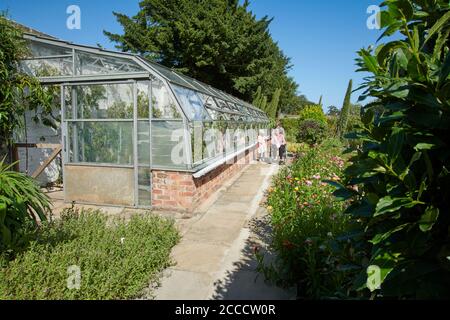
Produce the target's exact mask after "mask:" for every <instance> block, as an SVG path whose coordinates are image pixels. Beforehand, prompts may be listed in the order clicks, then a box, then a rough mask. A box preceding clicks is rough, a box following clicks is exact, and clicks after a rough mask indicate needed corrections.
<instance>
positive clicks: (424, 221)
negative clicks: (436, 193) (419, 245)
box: [419, 206, 439, 232]
mask: <svg viewBox="0 0 450 320" xmlns="http://www.w3.org/2000/svg"><path fill="white" fill-rule="evenodd" d="M438 218H439V209H438V208H435V207H433V206H430V207H427V208H426V209H425V213H424V214H423V215H422V217H421V218H420V220H419V228H420V230H421V231H423V232H428V231H430V230H431V229H432V228H433V226H434V224H435V223H436V221H437V219H438Z"/></svg>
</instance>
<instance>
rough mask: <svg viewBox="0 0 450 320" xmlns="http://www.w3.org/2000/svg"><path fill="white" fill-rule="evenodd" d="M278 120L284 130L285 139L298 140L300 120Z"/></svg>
mask: <svg viewBox="0 0 450 320" xmlns="http://www.w3.org/2000/svg"><path fill="white" fill-rule="evenodd" d="M280 122H281V125H282V127H283V128H284V130H285V132H286V140H287V141H292V142H298V141H297V133H298V128H299V126H300V120H299V119H298V118H283V119H280Z"/></svg>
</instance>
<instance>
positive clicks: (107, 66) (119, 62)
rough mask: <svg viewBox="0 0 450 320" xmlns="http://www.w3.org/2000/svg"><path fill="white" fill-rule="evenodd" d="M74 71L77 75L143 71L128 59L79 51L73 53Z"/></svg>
mask: <svg viewBox="0 0 450 320" xmlns="http://www.w3.org/2000/svg"><path fill="white" fill-rule="evenodd" d="M75 70H76V74H77V75H92V74H115V73H127V72H142V71H145V70H144V69H142V68H141V67H140V66H139V65H138V64H136V63H135V62H133V60H130V59H125V58H118V57H114V56H105V55H99V54H93V53H90V52H80V51H76V53H75Z"/></svg>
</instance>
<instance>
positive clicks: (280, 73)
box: [105, 0, 298, 105]
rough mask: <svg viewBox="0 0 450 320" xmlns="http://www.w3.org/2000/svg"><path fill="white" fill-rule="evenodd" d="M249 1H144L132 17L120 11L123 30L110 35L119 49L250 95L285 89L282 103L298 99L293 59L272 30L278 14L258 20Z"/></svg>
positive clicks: (231, 90) (118, 14) (238, 92)
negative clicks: (250, 7) (274, 18)
mask: <svg viewBox="0 0 450 320" xmlns="http://www.w3.org/2000/svg"><path fill="white" fill-rule="evenodd" d="M248 5H249V3H248V1H244V2H243V3H241V1H239V0H165V1H161V0H143V1H141V2H140V3H139V6H140V10H139V12H138V13H137V14H136V15H134V16H132V17H129V16H127V15H124V14H121V13H114V14H115V16H116V17H117V20H118V22H119V23H120V24H121V25H122V27H123V30H124V33H123V34H113V33H111V32H107V31H105V34H106V35H107V36H108V37H109V38H110V39H111V40H112V41H114V42H116V43H117V48H118V49H120V50H123V51H127V52H133V53H139V54H141V55H142V56H144V57H145V58H148V59H151V60H153V61H156V62H158V63H161V64H163V65H165V66H167V67H170V68H173V69H174V70H177V71H180V72H182V73H184V74H187V75H189V76H191V77H194V78H196V79H198V80H201V81H203V82H205V83H208V84H210V85H212V86H214V87H216V88H219V89H222V90H223V91H226V92H228V93H230V94H233V95H236V96H238V97H240V98H242V99H244V100H247V101H252V100H253V98H254V96H253V94H254V93H255V92H256V91H257V88H258V87H259V86H261V94H262V95H266V96H271V95H272V94H273V87H274V86H275V87H276V88H282V90H283V92H282V93H283V94H282V96H281V97H280V103H281V105H288V104H290V103H291V102H292V101H293V99H295V95H296V90H297V87H298V85H297V84H296V83H295V81H294V80H293V79H292V78H291V77H289V76H288V71H289V69H290V67H291V65H290V59H289V58H288V57H286V56H285V55H284V53H283V52H282V51H281V50H280V48H279V47H278V44H277V43H276V42H275V41H274V40H273V39H272V37H271V35H270V33H269V25H270V23H271V21H272V19H270V18H268V17H267V16H265V17H263V18H261V19H257V18H256V16H255V15H254V14H253V13H252V12H250V11H249V9H248Z"/></svg>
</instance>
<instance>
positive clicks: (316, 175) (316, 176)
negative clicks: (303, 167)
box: [313, 174, 321, 180]
mask: <svg viewBox="0 0 450 320" xmlns="http://www.w3.org/2000/svg"><path fill="white" fill-rule="evenodd" d="M320 178H321V177H320V174H315V175H313V179H316V180H320Z"/></svg>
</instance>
